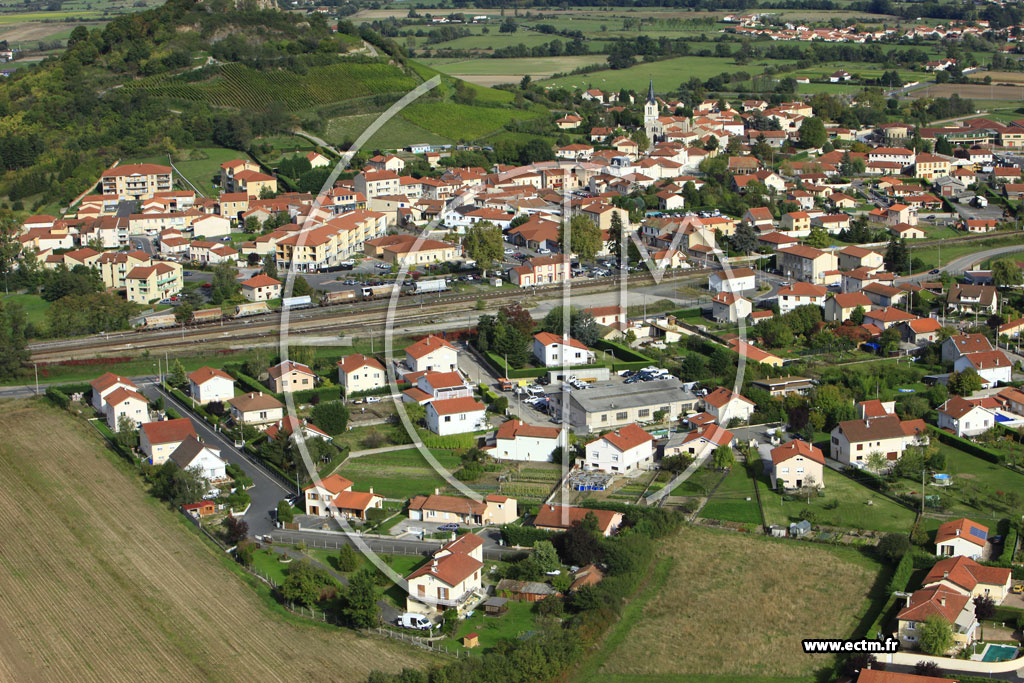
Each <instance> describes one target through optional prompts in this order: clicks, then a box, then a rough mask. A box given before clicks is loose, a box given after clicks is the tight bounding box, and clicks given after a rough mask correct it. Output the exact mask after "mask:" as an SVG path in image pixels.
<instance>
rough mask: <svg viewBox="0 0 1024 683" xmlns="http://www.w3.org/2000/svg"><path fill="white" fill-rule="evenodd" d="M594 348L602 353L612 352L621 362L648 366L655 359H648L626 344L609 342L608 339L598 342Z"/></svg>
mask: <svg viewBox="0 0 1024 683" xmlns="http://www.w3.org/2000/svg"><path fill="white" fill-rule="evenodd" d="M594 346H595V348H598V349H601V350H602V351H611V352H612V353H614V354H615V358H616V359H617V360H620V361H627V362H632V363H646V364H651V363H653V362H654V359H652V358H648V357H647V356H645V355H644V354H642V353H640V352H639V351H635V350H634V349H631V348H629V347H628V346H626V345H624V344H619V343H618V342H614V341H609V340H607V339H601V340H598V342H597V343H596V344H595V345H594Z"/></svg>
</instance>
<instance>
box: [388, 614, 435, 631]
mask: <svg viewBox="0 0 1024 683" xmlns="http://www.w3.org/2000/svg"><path fill="white" fill-rule="evenodd" d="M395 623H396V624H397V625H398V626H401V627H402V628H412V629H416V630H417V631H427V630H430V628H432V626H433V625H432V624H431V623H430V619H427V618H426V617H425V616H423V615H422V614H416V613H415V612H406V613H405V614H403V615H402V616H400V617H398V619H396V620H395Z"/></svg>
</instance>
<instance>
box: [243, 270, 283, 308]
mask: <svg viewBox="0 0 1024 683" xmlns="http://www.w3.org/2000/svg"><path fill="white" fill-rule="evenodd" d="M282 287H283V285H282V284H281V281H280V280H275V279H274V278H272V277H270V276H269V275H266V274H265V273H260V274H259V275H254V276H252V277H251V278H249V279H248V280H244V281H243V282H242V296H244V297H245V298H246V300H247V301H270V300H271V299H279V298H281V288H282Z"/></svg>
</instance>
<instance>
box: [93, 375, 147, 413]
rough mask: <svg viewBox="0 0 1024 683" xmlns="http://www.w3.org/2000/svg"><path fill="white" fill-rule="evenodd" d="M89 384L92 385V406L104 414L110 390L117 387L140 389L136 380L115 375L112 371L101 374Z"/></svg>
mask: <svg viewBox="0 0 1024 683" xmlns="http://www.w3.org/2000/svg"><path fill="white" fill-rule="evenodd" d="M89 385H90V386H91V387H92V407H93V408H95V409H96V410H97V411H98V412H101V413H104V414H105V413H106V412H107V402H106V397H107V396H108V395H109V394H110V392H112V391H114V390H115V389H131V390H132V391H138V390H139V388H138V387H137V386H135V382H133V381H131V380H130V379H128V378H127V377H121V376H120V375H115V374H114V373H112V372H107V373H104V374H102V375H100V376H99V377H97V378H96V379H94V380H93V381H92V382H90V383H89Z"/></svg>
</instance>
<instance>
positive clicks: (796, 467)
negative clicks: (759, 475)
mask: <svg viewBox="0 0 1024 683" xmlns="http://www.w3.org/2000/svg"><path fill="white" fill-rule="evenodd" d="M771 456H772V472H771V480H772V488H779V487H780V486H781V487H782V488H784V489H799V488H802V487H804V486H816V487H818V488H823V487H824V486H825V455H824V454H823V453H822V452H821V449H820V448H816V447H815V446H812V445H811V444H809V443H807V442H806V441H802V440H800V439H793V440H792V441H789V442H787V443H784V444H782V445H781V446H778V447H777V448H773V449H772V450H771Z"/></svg>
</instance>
